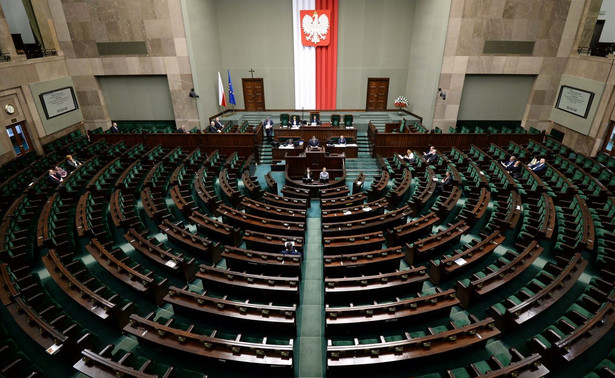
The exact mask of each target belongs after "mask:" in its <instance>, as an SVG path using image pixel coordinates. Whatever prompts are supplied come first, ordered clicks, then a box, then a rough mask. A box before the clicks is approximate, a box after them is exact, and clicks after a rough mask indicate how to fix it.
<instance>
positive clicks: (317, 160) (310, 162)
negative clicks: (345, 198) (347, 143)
mask: <svg viewBox="0 0 615 378" xmlns="http://www.w3.org/2000/svg"><path fill="white" fill-rule="evenodd" d="M323 167H326V168H327V172H329V182H328V183H325V184H321V183H320V182H319V181H318V175H320V171H322V169H323ZM306 168H310V170H311V171H312V174H313V177H312V179H313V180H312V182H311V183H304V182H303V173H304V172H305V169H306ZM285 176H286V184H287V185H290V186H293V187H296V188H302V189H309V190H310V198H319V197H320V191H321V190H322V189H328V188H335V187H338V186H344V185H346V164H345V156H344V154H327V153H325V151H324V149H322V148H321V149H318V150H316V151H310V150H307V151H305V152H304V153H302V154H300V155H299V156H286V170H285Z"/></svg>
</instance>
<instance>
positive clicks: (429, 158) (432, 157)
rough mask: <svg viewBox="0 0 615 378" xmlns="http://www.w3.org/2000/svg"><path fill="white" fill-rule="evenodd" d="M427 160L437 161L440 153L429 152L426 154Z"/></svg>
mask: <svg viewBox="0 0 615 378" xmlns="http://www.w3.org/2000/svg"><path fill="white" fill-rule="evenodd" d="M425 161H426V162H427V163H435V162H437V161H438V154H429V155H427V156H425Z"/></svg>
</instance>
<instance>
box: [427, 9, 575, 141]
mask: <svg viewBox="0 0 615 378" xmlns="http://www.w3.org/2000/svg"><path fill="white" fill-rule="evenodd" d="M584 2H585V0H544V1H535V0H452V4H451V12H450V17H449V24H448V31H447V37H446V44H445V47H444V59H443V63H442V71H441V75H440V87H441V88H442V89H443V90H445V91H446V93H447V98H446V100H442V99H440V98H438V99H437V102H436V108H435V112H434V124H438V125H440V127H441V128H443V129H444V130H447V129H448V127H449V126H454V125H455V123H456V121H457V115H458V113H459V105H460V103H461V98H462V96H463V93H462V92H463V84H464V80H465V75H466V74H521V75H537V79H536V82H535V84H534V88H533V89H532V91H531V93H530V97H529V100H528V106H527V108H526V112H525V116H524V120H523V124H524V125H525V126H526V127H530V126H533V127H536V128H539V129H547V128H548V127H550V122H549V115H550V111H551V106H552V105H553V102H554V100H555V97H556V96H557V85H558V83H559V79H560V76H561V74H562V73H563V72H564V70H565V68H566V61H567V57H568V56H569V54H570V51H571V50H572V46H573V42H574V37H575V35H576V31H577V28H578V23H579V18H580V14H579V15H577V13H576V12H579V10H583V9H584V8H583V6H584ZM485 41H535V46H534V51H533V53H532V55H531V56H525V55H524V56H517V55H487V54H483V48H484V45H485Z"/></svg>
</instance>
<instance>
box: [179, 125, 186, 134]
mask: <svg viewBox="0 0 615 378" xmlns="http://www.w3.org/2000/svg"><path fill="white" fill-rule="evenodd" d="M177 132H178V133H180V134H186V133H187V131H186V125H181V126H180V127H179V128H178V129H177Z"/></svg>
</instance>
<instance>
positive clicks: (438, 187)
mask: <svg viewBox="0 0 615 378" xmlns="http://www.w3.org/2000/svg"><path fill="white" fill-rule="evenodd" d="M452 183H453V177H452V176H451V173H450V172H449V171H446V174H445V175H444V177H443V178H442V180H441V181H440V182H439V183H437V184H436V191H435V193H436V194H439V193H442V190H444V188H446V187H447V186H449V185H451V184H452Z"/></svg>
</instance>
